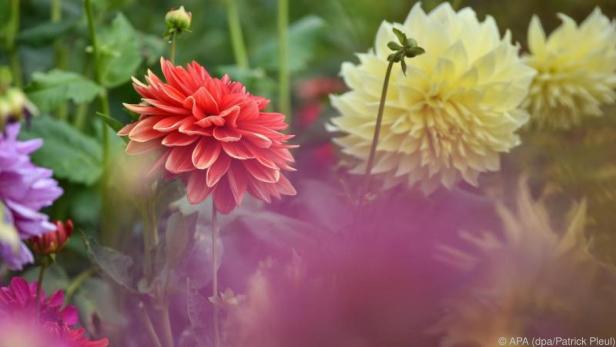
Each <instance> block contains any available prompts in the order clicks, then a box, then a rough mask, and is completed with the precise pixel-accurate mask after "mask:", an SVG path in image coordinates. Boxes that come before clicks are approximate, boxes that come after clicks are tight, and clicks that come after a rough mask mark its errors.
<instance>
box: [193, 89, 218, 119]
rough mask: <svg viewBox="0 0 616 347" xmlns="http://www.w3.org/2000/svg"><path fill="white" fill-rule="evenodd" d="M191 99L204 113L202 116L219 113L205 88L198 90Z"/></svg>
mask: <svg viewBox="0 0 616 347" xmlns="http://www.w3.org/2000/svg"><path fill="white" fill-rule="evenodd" d="M193 97H194V98H195V101H196V103H197V105H199V108H201V109H202V110H203V111H204V112H205V114H203V116H206V115H212V114H218V113H219V108H218V103H217V102H216V100H215V99H214V97H213V96H212V94H210V92H208V91H207V89H205V87H201V88H199V90H197V92H196V93H195V94H193Z"/></svg>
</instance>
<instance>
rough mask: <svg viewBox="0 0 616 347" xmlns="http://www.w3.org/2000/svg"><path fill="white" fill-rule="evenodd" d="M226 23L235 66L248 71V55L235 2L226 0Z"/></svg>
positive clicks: (234, 0)
mask: <svg viewBox="0 0 616 347" xmlns="http://www.w3.org/2000/svg"><path fill="white" fill-rule="evenodd" d="M226 3H227V22H228V23H229V33H230V35H231V45H232V46H233V55H234V56H235V63H236V64H237V66H239V67H241V68H243V69H248V54H246V44H245V43H244V35H243V34H242V26H241V24H240V15H239V11H238V8H237V2H236V0H227V2H226Z"/></svg>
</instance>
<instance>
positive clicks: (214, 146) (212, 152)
mask: <svg viewBox="0 0 616 347" xmlns="http://www.w3.org/2000/svg"><path fill="white" fill-rule="evenodd" d="M220 149H221V147H220V143H218V142H216V141H214V140H212V139H210V138H203V139H201V140H199V142H197V145H196V146H195V149H194V150H193V153H192V162H193V165H194V166H195V167H196V168H197V169H207V168H209V167H210V166H212V164H214V162H215V161H216V160H217V159H218V156H219V155H220Z"/></svg>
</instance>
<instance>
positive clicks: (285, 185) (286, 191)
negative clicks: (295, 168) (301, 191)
mask: <svg viewBox="0 0 616 347" xmlns="http://www.w3.org/2000/svg"><path fill="white" fill-rule="evenodd" d="M276 189H277V190H278V192H279V193H280V194H282V195H297V191H296V190H295V187H293V185H292V184H291V182H290V181H289V179H288V178H286V177H285V176H284V175H280V179H279V180H278V182H277V183H276Z"/></svg>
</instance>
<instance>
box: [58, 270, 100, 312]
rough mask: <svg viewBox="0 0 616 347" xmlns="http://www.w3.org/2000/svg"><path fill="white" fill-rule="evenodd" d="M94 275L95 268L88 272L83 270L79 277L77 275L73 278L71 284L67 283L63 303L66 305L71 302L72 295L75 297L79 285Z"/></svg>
mask: <svg viewBox="0 0 616 347" xmlns="http://www.w3.org/2000/svg"><path fill="white" fill-rule="evenodd" d="M95 273H96V268H89V269H88V270H85V271H83V272H82V273H80V274H79V275H77V277H75V278H74V279H73V280H72V281H71V283H69V285H68V287H66V295H65V297H66V299H65V301H66V303H67V304H68V303H69V302H71V299H72V298H73V295H75V293H76V292H77V290H78V289H79V287H81V285H82V284H83V283H84V282H85V281H86V280H87V279H88V278H90V277H91V276H92V275H94V274H95Z"/></svg>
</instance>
